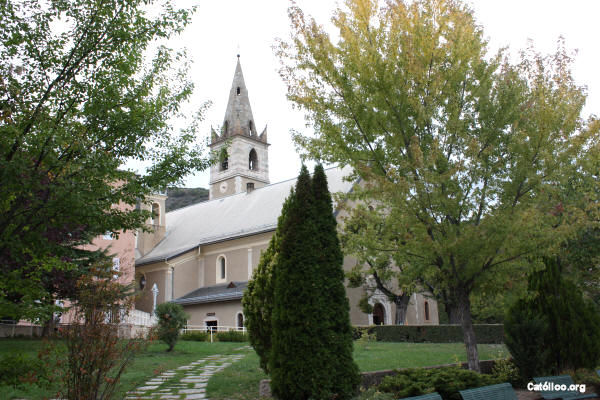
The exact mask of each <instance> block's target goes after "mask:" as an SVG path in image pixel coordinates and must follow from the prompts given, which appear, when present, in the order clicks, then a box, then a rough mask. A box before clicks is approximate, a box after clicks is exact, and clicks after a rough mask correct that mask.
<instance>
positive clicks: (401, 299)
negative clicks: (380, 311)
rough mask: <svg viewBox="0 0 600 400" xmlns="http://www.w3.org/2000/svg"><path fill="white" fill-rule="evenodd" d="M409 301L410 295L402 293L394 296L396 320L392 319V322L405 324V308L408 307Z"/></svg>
mask: <svg viewBox="0 0 600 400" xmlns="http://www.w3.org/2000/svg"><path fill="white" fill-rule="evenodd" d="M409 302H410V296H407V295H404V294H403V295H401V296H396V297H395V298H394V304H396V320H395V321H394V324H396V325H404V324H406V310H407V309H408V303H409Z"/></svg>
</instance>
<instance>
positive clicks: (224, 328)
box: [182, 325, 246, 333]
mask: <svg viewBox="0 0 600 400" xmlns="http://www.w3.org/2000/svg"><path fill="white" fill-rule="evenodd" d="M194 331H202V332H229V331H240V332H244V333H246V328H245V327H243V326H242V327H239V326H227V325H217V326H206V325H187V326H186V327H185V328H183V330H182V333H186V332H194Z"/></svg>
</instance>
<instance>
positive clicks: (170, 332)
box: [156, 303, 188, 351]
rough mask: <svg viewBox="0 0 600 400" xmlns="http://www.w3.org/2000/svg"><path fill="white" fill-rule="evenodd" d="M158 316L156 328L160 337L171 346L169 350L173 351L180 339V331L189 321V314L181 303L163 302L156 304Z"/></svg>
mask: <svg viewBox="0 0 600 400" xmlns="http://www.w3.org/2000/svg"><path fill="white" fill-rule="evenodd" d="M156 316H157V317H158V324H157V329H156V334H157V336H158V339H160V340H162V341H163V342H165V343H166V344H167V345H168V346H169V347H168V348H167V351H172V350H173V348H174V347H175V344H176V343H177V340H178V339H179V332H180V331H181V330H182V329H183V327H184V326H185V324H186V322H187V318H188V315H187V314H186V313H185V312H184V311H183V307H182V306H181V305H179V304H175V303H162V304H159V305H158V306H156Z"/></svg>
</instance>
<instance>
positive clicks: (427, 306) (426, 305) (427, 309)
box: [425, 301, 429, 321]
mask: <svg viewBox="0 0 600 400" xmlns="http://www.w3.org/2000/svg"><path fill="white" fill-rule="evenodd" d="M425 321H429V303H428V302H427V301H426V302H425Z"/></svg>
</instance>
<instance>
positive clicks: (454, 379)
mask: <svg viewBox="0 0 600 400" xmlns="http://www.w3.org/2000/svg"><path fill="white" fill-rule="evenodd" d="M495 383H499V382H498V381H497V380H496V379H495V378H494V377H492V376H490V375H483V374H479V373H477V372H475V371H470V370H467V369H461V368H458V367H448V368H433V369H423V368H411V369H405V370H401V371H398V374H397V375H394V376H386V377H385V378H384V379H383V381H382V383H381V385H379V388H378V389H379V390H380V391H383V392H388V393H393V394H394V396H395V397H396V398H404V397H410V396H419V395H422V394H427V393H432V392H438V393H439V394H440V395H441V396H442V397H443V398H444V399H447V400H448V399H452V400H460V399H461V397H460V393H459V390H464V389H470V388H476V387H481V386H487V385H493V384H495Z"/></svg>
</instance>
